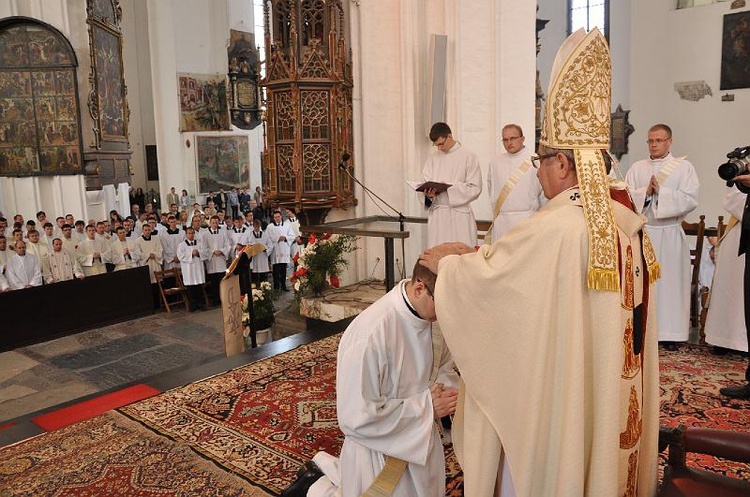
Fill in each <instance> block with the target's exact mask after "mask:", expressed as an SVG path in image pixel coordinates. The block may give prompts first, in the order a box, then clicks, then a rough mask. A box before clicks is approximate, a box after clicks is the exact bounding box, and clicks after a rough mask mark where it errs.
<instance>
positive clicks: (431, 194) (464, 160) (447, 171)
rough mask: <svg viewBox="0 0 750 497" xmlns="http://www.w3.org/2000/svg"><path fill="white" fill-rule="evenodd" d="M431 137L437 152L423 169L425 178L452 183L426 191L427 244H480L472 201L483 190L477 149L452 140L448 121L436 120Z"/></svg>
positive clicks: (423, 177) (425, 179) (429, 245)
mask: <svg viewBox="0 0 750 497" xmlns="http://www.w3.org/2000/svg"><path fill="white" fill-rule="evenodd" d="M430 140H432V143H433V145H434V146H436V147H437V149H438V150H437V152H436V153H434V154H432V155H430V157H429V158H428V159H427V162H425V165H424V168H423V169H422V181H423V182H427V181H436V182H440V183H447V184H449V185H451V186H450V187H449V188H448V190H447V191H445V192H442V193H437V192H436V191H434V190H428V191H426V192H425V206H426V207H427V246H428V247H432V246H434V245H437V244H439V243H444V242H462V243H465V244H467V245H469V246H472V247H473V246H475V245H476V244H477V224H476V220H475V219H474V211H473V210H472V208H471V202H472V201H473V200H476V199H477V198H478V197H479V194H480V193H482V171H481V169H480V167H479V159H478V158H477V156H476V154H474V152H471V151H470V150H468V149H466V147H464V146H463V145H461V144H460V143H459V142H457V141H456V140H454V139H453V135H452V134H451V129H450V127H448V125H447V124H445V123H435V124H433V126H432V129H431V130H430Z"/></svg>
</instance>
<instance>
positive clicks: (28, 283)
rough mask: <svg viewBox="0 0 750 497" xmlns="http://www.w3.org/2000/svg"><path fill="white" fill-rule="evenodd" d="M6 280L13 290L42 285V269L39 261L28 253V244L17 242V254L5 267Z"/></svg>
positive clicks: (11, 257) (10, 258) (9, 259)
mask: <svg viewBox="0 0 750 497" xmlns="http://www.w3.org/2000/svg"><path fill="white" fill-rule="evenodd" d="M5 279H6V280H8V286H9V287H10V289H11V290H23V289H24V288H30V287H32V286H40V285H41V284H42V269H41V266H40V265H39V259H37V258H36V256H35V255H33V254H27V253H26V242H23V241H17V242H16V253H15V254H13V255H12V256H10V257H9V258H8V262H7V263H6V265H5Z"/></svg>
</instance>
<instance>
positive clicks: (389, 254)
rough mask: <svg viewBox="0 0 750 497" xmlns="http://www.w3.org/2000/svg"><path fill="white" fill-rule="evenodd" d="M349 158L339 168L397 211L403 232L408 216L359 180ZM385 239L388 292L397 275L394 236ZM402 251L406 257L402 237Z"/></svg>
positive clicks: (386, 289)
mask: <svg viewBox="0 0 750 497" xmlns="http://www.w3.org/2000/svg"><path fill="white" fill-rule="evenodd" d="M347 155H348V154H347ZM347 160H349V157H347V156H344V158H342V159H341V163H340V164H339V169H341V170H342V171H344V173H345V174H346V175H347V176H349V177H350V178H351V179H352V180H353V181H354V182H355V183H357V184H358V185H359V186H361V187H362V189H363V190H364V191H366V192H367V193H369V194H370V195H372V196H374V197H375V198H377V199H378V200H380V202H382V203H383V204H384V205H385V206H386V207H388V208H389V209H391V210H392V211H393V212H395V213H396V214H397V215H398V226H399V231H401V232H403V231H404V222H405V221H406V217H405V216H404V215H403V213H401V211H399V210H398V209H396V208H395V207H393V206H392V205H391V204H389V203H388V202H386V201H385V200H383V199H382V198H380V196H379V195H378V194H377V193H375V192H373V191H372V190H370V189H369V188H367V187H366V186H365V184H364V183H362V182H361V181H360V180H358V179H357V178H356V176H354V174H352V172H351V171H349V168H348V167H347V166H346V161H347ZM384 240H385V291H386V292H388V291H390V290H391V289H392V288H393V287H394V286H395V284H396V275H395V272H394V270H393V263H394V258H393V238H389V237H384ZM401 252H402V253H401V257H402V259H403V257H404V239H403V238H402V239H401Z"/></svg>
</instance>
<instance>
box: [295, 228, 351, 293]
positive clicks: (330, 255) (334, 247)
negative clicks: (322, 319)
mask: <svg viewBox="0 0 750 497" xmlns="http://www.w3.org/2000/svg"><path fill="white" fill-rule="evenodd" d="M356 243H357V237H356V236H352V235H333V236H331V235H330V234H329V233H323V235H322V236H320V237H318V236H317V235H315V233H312V234H310V235H309V237H308V241H307V246H306V247H304V248H303V249H302V250H300V252H299V254H297V255H296V256H295V262H296V263H297V270H296V271H295V272H294V274H292V278H291V281H292V283H294V291H295V292H296V294H297V296H300V295H302V294H305V293H308V292H312V293H313V294H314V295H321V294H322V293H323V292H324V291H325V290H326V289H328V288H330V287H333V288H338V286H339V275H340V274H341V272H342V271H343V270H344V269H346V267H347V266H348V265H349V261H348V260H346V257H345V255H346V254H348V253H350V252H354V251H355V250H357V245H356Z"/></svg>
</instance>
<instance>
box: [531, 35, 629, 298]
mask: <svg viewBox="0 0 750 497" xmlns="http://www.w3.org/2000/svg"><path fill="white" fill-rule="evenodd" d="M611 99H612V61H611V59H610V56H609V47H608V46H607V41H606V40H605V39H604V36H603V35H602V34H601V32H600V31H599V30H598V29H596V28H594V29H593V30H592V31H591V32H589V33H588V34H586V32H585V31H584V30H583V29H579V30H578V31H576V32H575V33H573V34H572V35H570V36H569V37H568V38H567V39H566V40H565V42H564V43H563V45H562V47H560V50H559V51H558V52H557V56H556V57H555V62H554V64H553V66H552V75H551V77H550V85H549V90H548V94H547V101H546V104H545V112H544V120H543V122H542V134H541V138H540V140H539V142H540V143H541V144H542V145H545V146H546V147H549V148H556V149H568V150H571V149H572V150H573V152H574V156H575V163H576V174H577V176H578V186H579V188H580V191H581V200H582V203H583V212H584V216H585V218H586V225H587V227H588V237H589V261H588V272H587V284H588V287H589V288H590V289H593V290H607V291H619V290H620V274H619V268H618V257H617V251H618V242H617V226H616V225H615V218H614V213H613V211H612V206H611V204H610V200H609V199H610V196H609V181H608V176H607V169H606V165H605V162H604V157H603V156H602V150H607V149H608V148H609V133H610V109H611V105H610V101H611Z"/></svg>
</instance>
